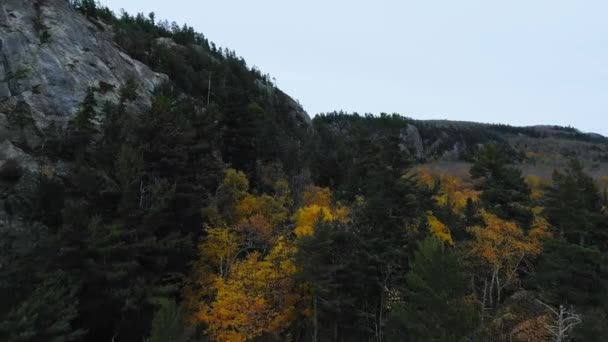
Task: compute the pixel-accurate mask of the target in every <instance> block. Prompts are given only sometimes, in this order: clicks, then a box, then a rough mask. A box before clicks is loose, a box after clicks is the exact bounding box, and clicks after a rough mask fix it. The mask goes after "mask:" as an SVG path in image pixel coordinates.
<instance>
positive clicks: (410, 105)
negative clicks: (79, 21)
mask: <svg viewBox="0 0 608 342" xmlns="http://www.w3.org/2000/svg"><path fill="white" fill-rule="evenodd" d="M102 3H103V4H104V5H106V6H108V7H110V8H111V9H112V10H114V11H115V12H117V13H119V12H120V10H121V9H125V10H126V11H127V12H129V13H132V14H133V13H137V12H144V13H146V14H147V13H149V12H152V11H154V12H155V13H156V17H157V18H159V19H167V20H169V21H176V22H178V23H180V24H182V23H188V24H189V25H191V26H193V27H194V28H195V29H196V30H197V31H199V32H201V33H203V34H204V35H205V36H206V37H207V38H209V39H210V40H211V41H213V42H215V43H216V44H218V45H219V46H223V47H228V48H230V49H231V50H235V51H236V53H237V54H238V55H240V56H242V57H244V58H245V60H246V61H247V63H248V64H249V65H250V66H253V65H255V66H257V67H258V68H259V69H260V70H262V72H263V73H269V74H270V75H271V76H273V77H275V78H276V81H277V85H278V86H279V88H281V89H282V90H284V91H285V92H287V93H288V94H290V95H291V96H292V97H293V98H295V99H297V100H299V101H300V103H301V104H302V105H303V106H304V108H305V109H306V110H307V111H308V113H309V114H310V115H311V116H312V115H315V114H317V113H322V112H330V111H334V110H344V111H348V112H358V113H374V114H377V113H381V112H387V113H399V114H402V115H406V116H409V117H412V118H415V119H449V120H464V121H477V122H488V123H506V124H511V125H518V126H523V125H537V124H557V125H563V126H568V125H570V126H573V127H576V128H579V129H581V130H582V131H585V132H597V133H601V134H604V135H606V136H608V20H606V15H607V13H608V1H605V0H567V1H566V0H533V1H531V0H509V1H489V0H459V1H453V0H443V1H438V0H418V1H413V0H375V1H369V0H366V1H361V0H348V1H347V0H331V1H330V0H306V1H286V0H257V1H251V0H214V1H207V0H196V1H195V0H171V1H166V0H164V1H161V0H128V1H125V0H102Z"/></svg>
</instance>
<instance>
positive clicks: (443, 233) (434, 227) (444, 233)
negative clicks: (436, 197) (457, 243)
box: [426, 211, 454, 246]
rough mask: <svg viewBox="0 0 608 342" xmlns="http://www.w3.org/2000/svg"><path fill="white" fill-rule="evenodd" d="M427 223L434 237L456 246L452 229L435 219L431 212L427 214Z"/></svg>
mask: <svg viewBox="0 0 608 342" xmlns="http://www.w3.org/2000/svg"><path fill="white" fill-rule="evenodd" d="M426 221H427V224H428V226H429V230H430V231H431V233H432V234H433V235H434V236H436V237H437V238H439V240H441V241H443V242H444V243H447V244H448V245H450V246H453V245H454V240H452V234H451V232H450V229H449V228H448V227H447V226H446V225H445V224H443V222H441V221H439V219H438V218H437V217H435V215H433V213H432V212H430V211H429V212H427V213H426Z"/></svg>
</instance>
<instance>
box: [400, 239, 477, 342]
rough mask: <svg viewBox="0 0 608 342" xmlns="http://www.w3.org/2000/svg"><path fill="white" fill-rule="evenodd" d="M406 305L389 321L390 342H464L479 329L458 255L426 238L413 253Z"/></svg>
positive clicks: (439, 243) (437, 241)
mask: <svg viewBox="0 0 608 342" xmlns="http://www.w3.org/2000/svg"><path fill="white" fill-rule="evenodd" d="M406 283H407V285H406V291H405V303H403V304H398V305H395V306H394V308H393V310H392V312H391V318H390V320H389V328H388V334H389V339H388V340H390V341H425V342H426V341H428V342H433V341H437V342H448V341H463V340H464V338H465V337H466V336H469V335H471V333H472V331H473V329H474V328H475V326H476V308H475V306H474V302H473V300H472V298H467V283H466V280H465V277H464V275H463V273H462V271H461V268H460V265H459V263H458V257H457V255H456V254H455V253H454V252H453V251H452V250H449V249H446V248H445V247H444V246H443V244H442V242H440V241H439V240H436V239H434V238H427V239H425V240H423V241H422V242H421V243H420V246H419V248H418V250H417V251H416V252H415V253H414V259H413V261H412V264H411V269H410V271H409V272H408V273H407V275H406Z"/></svg>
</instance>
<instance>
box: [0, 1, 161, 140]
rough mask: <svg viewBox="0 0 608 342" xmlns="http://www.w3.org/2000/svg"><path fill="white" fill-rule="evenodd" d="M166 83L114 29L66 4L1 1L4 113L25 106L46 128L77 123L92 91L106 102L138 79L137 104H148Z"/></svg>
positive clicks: (1, 105) (0, 104) (1, 100)
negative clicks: (126, 49)
mask: <svg viewBox="0 0 608 342" xmlns="http://www.w3.org/2000/svg"><path fill="white" fill-rule="evenodd" d="M166 79H167V77H166V76H165V75H162V74H158V73H155V72H153V71H152V70H150V69H149V68H148V67H147V66H146V65H144V64H142V63H140V62H138V61H136V60H134V59H132V58H130V57H129V56H128V55H126V54H125V53H123V52H122V51H121V50H120V49H119V48H118V47H117V46H116V45H115V44H114V43H113V42H112V32H111V28H109V27H107V26H105V25H104V24H102V23H97V22H95V21H93V20H89V19H87V18H85V17H84V16H82V15H80V14H79V13H76V11H75V10H74V9H72V8H71V7H70V5H69V4H68V2H67V1H65V0H2V1H1V2H0V113H13V112H14V111H15V108H16V107H17V106H22V107H23V108H26V109H27V111H28V112H29V113H30V114H31V116H32V119H33V121H34V122H35V124H36V126H38V128H41V127H44V126H46V125H47V124H48V123H49V122H50V121H60V122H65V121H67V120H69V119H71V118H72V117H73V116H74V115H75V113H76V112H77V110H78V107H79V104H80V103H81V102H82V100H83V99H84V96H85V93H86V91H87V89H88V88H89V87H95V88H98V89H99V90H100V91H98V92H97V95H98V96H99V97H101V99H100V100H101V101H103V100H117V98H118V90H119V88H120V87H121V86H122V85H124V84H125V83H126V82H127V81H128V80H133V81H134V82H135V83H136V85H137V89H138V93H139V94H138V95H139V97H138V99H137V100H136V103H137V104H141V105H145V104H148V103H149V102H150V97H151V95H152V91H153V90H154V88H155V87H156V86H157V85H158V84H160V83H161V82H163V81H164V80H166ZM7 115H8V114H7ZM9 119H10V118H9ZM0 138H2V137H0Z"/></svg>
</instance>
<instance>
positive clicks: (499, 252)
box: [469, 210, 550, 307]
mask: <svg viewBox="0 0 608 342" xmlns="http://www.w3.org/2000/svg"><path fill="white" fill-rule="evenodd" d="M480 216H481V218H482V219H483V222H484V225H483V226H475V227H472V228H470V229H469V231H470V232H471V233H472V234H473V241H472V243H471V245H470V249H469V252H470V253H471V255H472V256H474V257H475V258H477V259H478V260H479V261H480V262H481V264H482V265H486V266H487V268H488V270H489V278H490V281H489V287H487V286H484V294H483V299H482V300H483V302H484V303H483V305H484V307H485V302H486V299H487V300H488V301H489V304H490V305H493V304H494V303H496V304H498V302H500V299H501V293H502V290H503V289H504V288H505V287H506V286H509V285H510V284H512V283H513V282H514V281H515V280H517V271H518V270H519V268H520V266H521V265H522V263H523V262H525V261H526V258H530V257H535V256H537V255H538V254H540V252H541V248H542V242H543V240H544V239H546V238H547V237H549V236H550V233H549V231H548V224H547V222H546V220H544V219H543V218H542V217H540V216H538V215H537V216H536V217H535V219H534V224H533V227H532V228H531V230H530V232H529V233H528V234H526V233H524V231H523V230H522V229H521V228H520V227H519V226H518V225H517V224H516V223H515V222H510V221H506V220H502V219H500V218H499V217H497V216H496V215H493V214H491V213H489V212H487V211H485V210H481V211H480ZM486 284H487V282H486Z"/></svg>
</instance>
